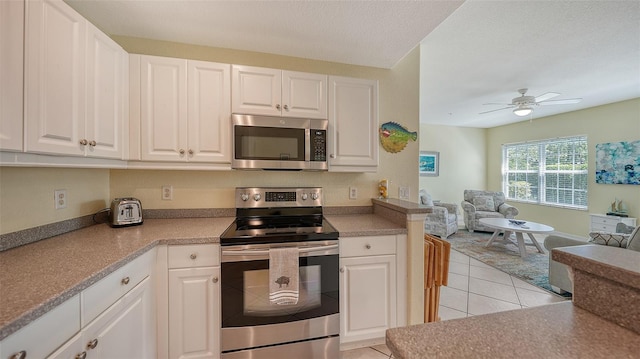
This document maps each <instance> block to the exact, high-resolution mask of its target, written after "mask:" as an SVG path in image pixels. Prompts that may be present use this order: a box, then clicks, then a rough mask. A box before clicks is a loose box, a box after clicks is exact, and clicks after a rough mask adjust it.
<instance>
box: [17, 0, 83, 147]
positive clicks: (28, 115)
mask: <svg viewBox="0 0 640 359" xmlns="http://www.w3.org/2000/svg"><path fill="white" fill-rule="evenodd" d="M86 26H87V21H86V20H85V19H84V18H83V17H82V16H80V14H78V13H77V12H75V11H74V10H73V9H71V8H70V7H69V6H68V5H67V4H65V3H64V2H62V1H61V0H57V1H56V0H34V1H27V2H26V27H25V31H26V36H25V39H26V45H25V87H26V90H25V146H26V150H27V151H28V152H44V153H57V154H67V155H82V154H84V148H85V146H83V145H81V144H80V141H81V140H82V139H84V134H85V120H84V118H85V58H84V56H85V44H86V40H85V36H86Z"/></svg>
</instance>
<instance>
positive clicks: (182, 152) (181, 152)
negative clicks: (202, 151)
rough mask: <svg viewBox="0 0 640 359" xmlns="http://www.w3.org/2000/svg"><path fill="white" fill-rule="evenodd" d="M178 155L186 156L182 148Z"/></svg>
mask: <svg viewBox="0 0 640 359" xmlns="http://www.w3.org/2000/svg"><path fill="white" fill-rule="evenodd" d="M178 153H179V154H180V156H184V150H183V149H182V148H181V149H180V150H179V151H178Z"/></svg>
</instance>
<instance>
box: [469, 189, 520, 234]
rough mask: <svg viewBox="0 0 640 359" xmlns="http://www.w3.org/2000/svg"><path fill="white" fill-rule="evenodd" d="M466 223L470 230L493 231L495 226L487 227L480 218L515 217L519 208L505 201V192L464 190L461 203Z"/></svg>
mask: <svg viewBox="0 0 640 359" xmlns="http://www.w3.org/2000/svg"><path fill="white" fill-rule="evenodd" d="M461 205H462V211H463V214H464V225H465V226H466V227H467V230H468V231H469V232H473V231H481V232H493V231H495V229H494V228H489V227H485V226H483V225H482V224H481V223H480V218H515V217H516V216H517V215H518V209H517V208H516V207H513V206H511V205H508V204H506V203H505V196H504V192H494V191H478V190H470V189H466V190H464V200H463V201H462V203H461Z"/></svg>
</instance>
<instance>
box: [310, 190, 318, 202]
mask: <svg viewBox="0 0 640 359" xmlns="http://www.w3.org/2000/svg"><path fill="white" fill-rule="evenodd" d="M311 199H312V200H314V201H315V200H317V199H318V194H317V193H315V192H313V193H312V194H311Z"/></svg>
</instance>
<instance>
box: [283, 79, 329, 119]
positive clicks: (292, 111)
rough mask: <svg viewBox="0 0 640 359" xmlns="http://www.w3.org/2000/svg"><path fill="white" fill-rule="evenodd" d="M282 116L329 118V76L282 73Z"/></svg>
mask: <svg viewBox="0 0 640 359" xmlns="http://www.w3.org/2000/svg"><path fill="white" fill-rule="evenodd" d="M282 116H287V117H305V118H321V119H326V118H327V76H326V75H320V74H309V73H305V72H293V71H283V72H282Z"/></svg>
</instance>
